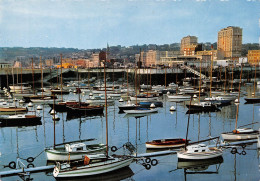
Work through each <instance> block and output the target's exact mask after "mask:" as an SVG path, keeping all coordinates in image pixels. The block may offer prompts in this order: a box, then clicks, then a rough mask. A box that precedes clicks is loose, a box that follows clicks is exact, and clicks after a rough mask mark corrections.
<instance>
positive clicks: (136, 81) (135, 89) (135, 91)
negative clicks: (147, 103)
mask: <svg viewBox="0 0 260 181" xmlns="http://www.w3.org/2000/svg"><path fill="white" fill-rule="evenodd" d="M135 105H137V69H136V68H135Z"/></svg>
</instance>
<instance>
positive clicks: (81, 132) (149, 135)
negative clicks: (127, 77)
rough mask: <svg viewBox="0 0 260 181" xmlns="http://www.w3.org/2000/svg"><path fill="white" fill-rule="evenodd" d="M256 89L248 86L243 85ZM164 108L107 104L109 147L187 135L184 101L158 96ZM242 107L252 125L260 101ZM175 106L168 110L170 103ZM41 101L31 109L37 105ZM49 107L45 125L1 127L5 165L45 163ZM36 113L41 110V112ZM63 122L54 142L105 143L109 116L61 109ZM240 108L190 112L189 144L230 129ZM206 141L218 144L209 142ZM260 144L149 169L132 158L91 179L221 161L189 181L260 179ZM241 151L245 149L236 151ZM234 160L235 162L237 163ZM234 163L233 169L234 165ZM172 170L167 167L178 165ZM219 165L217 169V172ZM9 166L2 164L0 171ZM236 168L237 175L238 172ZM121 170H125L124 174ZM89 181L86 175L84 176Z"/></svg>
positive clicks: (174, 175) (195, 168) (164, 173)
mask: <svg viewBox="0 0 260 181" xmlns="http://www.w3.org/2000/svg"><path fill="white" fill-rule="evenodd" d="M250 88H251V89H252V87H249V86H248V87H244V89H245V90H246V89H250ZM66 96H67V97H69V98H68V99H74V100H76V99H77V96H78V95H73V94H69V95H65V96H64V97H65V98H66ZM160 101H162V102H163V107H162V108H158V113H154V114H145V115H139V114H138V115H131V114H118V111H119V109H118V105H119V104H120V103H119V102H118V101H115V103H114V104H113V105H110V106H108V135H109V145H110V146H116V147H117V148H120V149H119V150H118V151H117V152H115V153H118V154H123V153H124V150H123V148H122V145H123V144H125V143H126V142H131V143H132V144H133V145H134V146H135V147H136V149H137V153H138V154H141V153H146V152H150V150H146V147H145V142H147V141H151V140H155V139H163V138H180V137H181V138H185V136H186V130H187V120H188V115H187V114H186V112H187V108H186V104H187V103H185V102H177V103H176V102H169V101H167V97H166V96H162V97H160ZM240 101H241V103H240V106H239V119H238V126H241V125H246V124H250V123H253V122H256V121H258V120H259V105H258V104H254V105H253V104H244V99H243V98H241V100H240ZM171 106H174V107H175V108H176V111H175V112H170V111H169V110H170V107H171ZM36 107H37V105H35V106H34V108H33V109H36ZM50 109H51V108H50V107H49V106H47V105H44V106H43V110H42V111H38V113H40V114H41V115H42V120H41V122H42V124H37V125H34V126H18V127H17V126H15V127H1V128H0V153H1V154H0V164H1V165H6V164H8V163H9V162H11V161H15V160H16V158H17V157H20V158H28V157H36V159H35V160H34V162H33V164H34V165H35V166H43V165H46V156H45V153H44V152H42V151H43V150H44V149H45V148H46V147H50V146H52V145H53V143H54V124H53V120H52V117H51V116H50V114H49V111H50ZM38 113H37V114H38ZM57 115H58V116H59V117H60V121H55V137H56V143H64V142H69V141H75V140H79V139H90V138H95V139H96V140H95V141H92V142H89V143H91V144H92V143H105V142H106V134H105V127H106V125H105V118H104V117H103V116H104V115H98V116H85V115H83V116H82V115H81V116H79V115H75V114H70V115H69V114H67V113H66V112H64V113H57ZM235 118H236V106H235V105H234V103H231V105H228V106H225V107H222V108H220V111H218V112H210V113H204V112H202V113H196V114H192V115H190V126H189V135H188V139H190V140H191V142H195V141H198V140H203V139H207V138H209V135H211V136H212V137H215V136H220V134H221V133H222V132H228V131H231V130H233V129H234V128H235ZM252 127H253V128H254V129H258V128H259V123H257V124H253V125H252ZM208 144H214V142H213V141H210V142H209V143H208ZM255 148H256V144H252V145H248V146H247V147H246V148H245V151H246V153H247V154H246V155H242V154H241V155H239V154H236V155H232V154H231V153H230V149H226V150H224V151H223V160H224V162H223V160H222V161H219V160H218V162H217V161H216V162H215V161H212V160H211V161H210V162H206V163H204V162H200V163H181V162H178V159H177V156H176V154H171V155H164V156H160V157H155V158H156V159H157V160H158V164H157V165H156V166H153V167H151V168H150V169H148V170H147V169H145V168H144V166H143V165H140V164H138V163H135V162H133V163H132V164H131V165H130V168H126V170H128V171H124V170H121V171H120V172H119V171H117V172H115V173H109V174H106V175H105V176H102V177H100V176H98V177H93V178H92V177H91V178H90V179H92V180H110V179H115V180H128V179H132V180H185V176H184V174H183V170H184V169H185V172H201V171H199V170H200V169H201V170H203V169H204V170H203V171H210V172H215V171H216V166H218V165H220V164H221V166H220V167H219V170H218V173H215V174H211V175H207V174H204V175H201V174H189V176H188V178H189V179H190V180H203V179H204V180H235V179H236V180H259V179H260V178H259V161H258V160H259V158H258V151H256V149H255ZM238 152H239V153H240V152H241V150H238ZM235 163H236V164H235ZM234 166H235V167H234ZM176 168H178V169H177V170H175V171H174V172H168V171H169V170H173V169H176ZM214 169H215V170H214ZM5 170H8V168H3V167H1V168H0V171H5ZM234 171H235V173H234ZM121 173H122V174H121ZM31 178H34V180H47V181H48V180H55V179H54V178H53V177H52V174H51V172H48V173H45V172H42V173H37V174H32V176H31ZM19 179H20V178H19V177H18V176H13V177H6V178H4V179H3V180H8V181H9V180H10V181H12V180H19ZM81 179H82V180H86V178H81Z"/></svg>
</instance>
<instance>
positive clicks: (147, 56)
mask: <svg viewBox="0 0 260 181" xmlns="http://www.w3.org/2000/svg"><path fill="white" fill-rule="evenodd" d="M159 56H160V55H159V51H156V50H148V51H147V52H143V51H142V52H141V56H140V54H136V55H135V60H136V63H137V64H138V62H139V60H140V61H141V66H145V67H150V66H154V65H157V61H158V60H159Z"/></svg>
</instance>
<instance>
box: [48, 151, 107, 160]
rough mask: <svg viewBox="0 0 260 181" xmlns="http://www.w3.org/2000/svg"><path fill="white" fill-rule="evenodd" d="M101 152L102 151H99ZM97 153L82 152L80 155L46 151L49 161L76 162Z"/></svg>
mask: <svg viewBox="0 0 260 181" xmlns="http://www.w3.org/2000/svg"><path fill="white" fill-rule="evenodd" d="M98 151H100V150H98ZM94 152H96V151H92V152H91V151H82V152H78V153H75V152H74V153H73V152H70V153H69V152H62V154H61V152H60V151H58V150H53V149H51V150H46V157H47V160H49V161H68V160H71V161H74V160H81V159H82V158H83V157H84V156H85V155H87V154H90V153H94ZM96 155H98V154H96ZM102 155H103V154H102Z"/></svg>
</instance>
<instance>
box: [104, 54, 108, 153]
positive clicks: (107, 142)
mask: <svg viewBox="0 0 260 181" xmlns="http://www.w3.org/2000/svg"><path fill="white" fill-rule="evenodd" d="M106 54H107V55H108V52H107V53H106ZM106 59H107V56H106V57H105V59H104V83H105V110H106V156H107V157H108V120H107V81H106Z"/></svg>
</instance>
